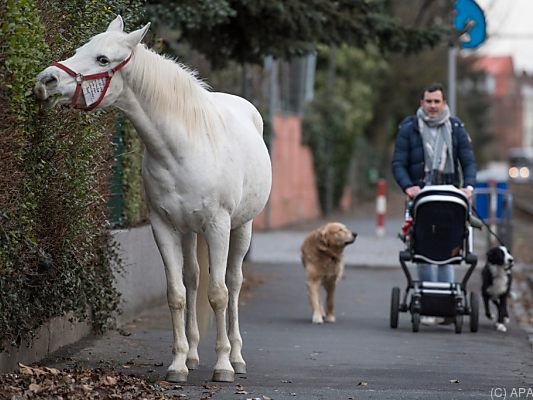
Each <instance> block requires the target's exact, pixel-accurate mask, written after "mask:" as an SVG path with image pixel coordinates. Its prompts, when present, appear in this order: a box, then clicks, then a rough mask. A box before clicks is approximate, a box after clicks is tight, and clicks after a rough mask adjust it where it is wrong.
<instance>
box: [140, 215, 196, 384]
mask: <svg viewBox="0 0 533 400" xmlns="http://www.w3.org/2000/svg"><path fill="white" fill-rule="evenodd" d="M150 220H151V223H152V231H153V233H154V238H155V241H156V244H157V247H158V248H159V252H160V253H161V258H162V259H163V263H164V264H165V274H166V277H167V299H168V306H169V308H170V315H171V317H172V327H173V331H174V343H173V346H172V353H173V355H174V357H173V359H172V364H170V366H169V367H168V370H167V376H166V380H167V381H170V382H186V381H187V376H188V374H189V370H188V368H187V366H186V364H185V361H186V358H187V353H188V351H189V345H188V343H187V337H186V336H185V319H184V312H185V305H186V297H185V286H184V285H183V256H182V248H181V238H180V237H179V236H178V234H176V232H175V231H174V230H173V229H172V228H171V227H170V226H169V225H168V224H167V223H165V222H164V221H163V220H161V219H160V218H159V217H158V216H157V214H156V213H151V216H150Z"/></svg>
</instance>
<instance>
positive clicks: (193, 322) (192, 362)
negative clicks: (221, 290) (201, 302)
mask: <svg viewBox="0 0 533 400" xmlns="http://www.w3.org/2000/svg"><path fill="white" fill-rule="evenodd" d="M181 244H182V249H183V282H184V284H185V289H186V292H187V294H186V296H187V309H186V310H187V311H186V321H187V323H186V330H187V341H188V343H189V353H188V354H187V367H188V368H189V369H196V368H198V364H199V357H198V342H199V341H200V333H199V331H198V320H197V317H196V295H197V292H198V281H199V275H200V268H199V266H198V261H197V259H196V233H188V234H184V235H183V237H182V240H181Z"/></svg>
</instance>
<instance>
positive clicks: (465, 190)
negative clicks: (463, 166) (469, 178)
mask: <svg viewBox="0 0 533 400" xmlns="http://www.w3.org/2000/svg"><path fill="white" fill-rule="evenodd" d="M461 191H462V192H463V193H464V194H466V198H467V199H468V200H470V199H471V198H472V192H473V190H472V187H471V186H467V187H465V188H461Z"/></svg>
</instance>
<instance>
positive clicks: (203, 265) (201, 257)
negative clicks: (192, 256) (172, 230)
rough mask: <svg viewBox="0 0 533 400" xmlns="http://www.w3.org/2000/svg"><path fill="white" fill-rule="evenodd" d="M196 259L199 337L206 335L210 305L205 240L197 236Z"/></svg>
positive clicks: (209, 319)
mask: <svg viewBox="0 0 533 400" xmlns="http://www.w3.org/2000/svg"><path fill="white" fill-rule="evenodd" d="M196 242H197V244H196V258H197V259H198V264H199V265H200V279H199V282H198V293H197V295H196V318H197V321H198V330H199V331H200V337H203V336H205V335H206V334H207V332H208V330H209V323H210V321H211V305H210V304H209V299H208V297H207V288H208V286H209V255H208V252H207V250H208V248H207V242H206V241H205V238H204V237H203V236H202V235H200V234H198V235H197V239H196Z"/></svg>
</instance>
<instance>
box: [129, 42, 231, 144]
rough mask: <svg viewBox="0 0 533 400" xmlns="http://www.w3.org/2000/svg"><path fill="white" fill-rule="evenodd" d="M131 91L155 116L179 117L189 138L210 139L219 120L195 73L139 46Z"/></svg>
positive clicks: (204, 86)
mask: <svg viewBox="0 0 533 400" xmlns="http://www.w3.org/2000/svg"><path fill="white" fill-rule="evenodd" d="M130 64H131V65H130V68H129V70H130V71H131V74H132V75H131V76H132V77H133V79H132V82H131V84H132V87H133V90H134V91H135V92H136V93H137V95H139V96H141V97H142V98H143V99H144V100H145V101H146V102H147V103H148V104H149V105H150V107H152V108H153V109H155V110H158V112H162V113H167V114H169V115H170V114H173V115H176V116H178V117H179V119H180V121H181V122H182V124H183V126H184V128H185V129H186V130H187V133H188V134H194V133H197V132H202V133H205V134H207V135H211V134H213V133H214V132H215V129H216V127H217V126H218V125H219V124H220V123H221V121H222V119H221V116H220V114H219V112H218V110H217V108H216V107H215V106H214V104H213V103H212V100H211V98H210V96H209V94H210V93H209V86H208V85H207V84H206V83H204V82H202V81H201V80H199V79H198V78H197V77H196V72H195V71H192V70H191V69H190V68H188V67H187V66H184V65H182V64H180V63H177V62H176V61H174V60H171V59H169V58H166V57H165V56H162V55H159V54H157V53H155V52H154V51H152V50H150V49H148V48H146V46H144V45H142V44H139V45H138V46H137V47H136V48H135V51H134V56H133V58H132V60H131V62H130Z"/></svg>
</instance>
